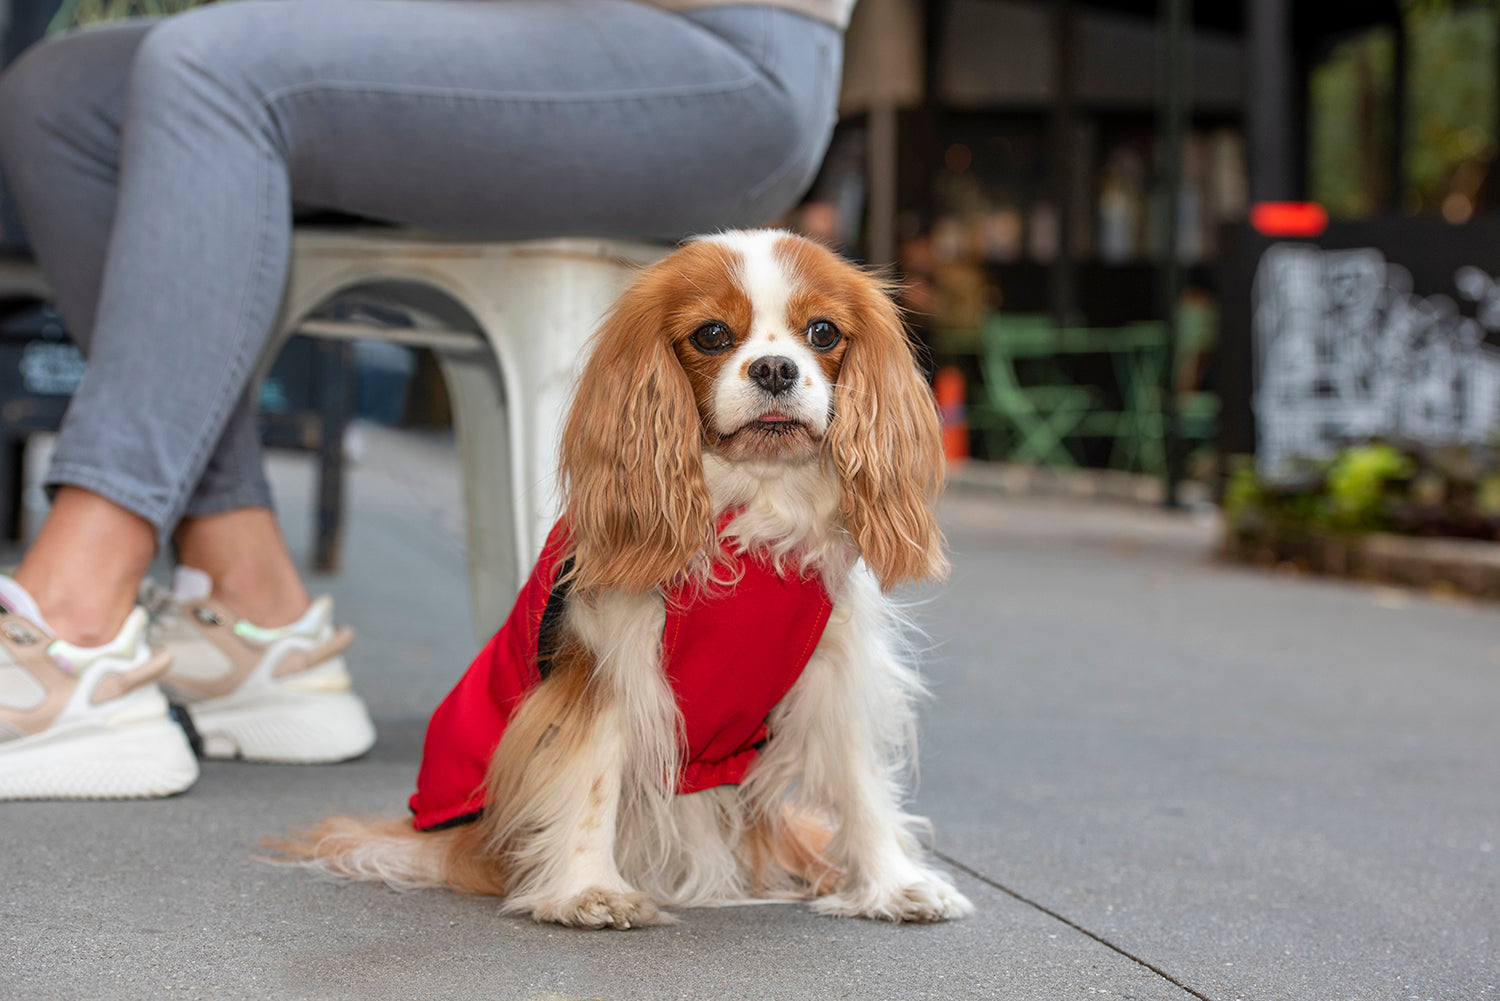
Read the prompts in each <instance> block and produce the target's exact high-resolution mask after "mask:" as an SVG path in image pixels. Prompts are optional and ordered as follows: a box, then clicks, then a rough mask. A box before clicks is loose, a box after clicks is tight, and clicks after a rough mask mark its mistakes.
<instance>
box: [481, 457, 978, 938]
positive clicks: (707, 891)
mask: <svg viewBox="0 0 1500 1001" xmlns="http://www.w3.org/2000/svg"><path fill="white" fill-rule="evenodd" d="M764 465H765V468H756V469H749V468H746V467H745V465H743V464H739V465H735V464H730V463H727V462H724V461H722V460H718V459H714V458H712V457H710V459H709V461H708V462H707V464H706V473H707V476H708V480H709V484H710V491H711V493H712V495H713V497H714V500H715V504H716V507H718V508H719V509H727V508H730V507H735V508H743V511H742V513H741V514H739V515H738V517H736V518H735V519H734V521H733V522H732V523H731V524H730V526H729V527H728V529H726V531H725V536H726V537H730V538H733V539H735V540H736V541H738V542H739V543H740V544H742V545H745V546H747V547H749V548H751V549H756V550H763V551H767V552H770V553H773V554H778V555H779V556H781V557H784V558H785V560H786V562H787V563H788V564H789V567H788V569H789V570H791V571H792V572H797V571H799V570H801V571H807V572H816V573H822V574H824V576H825V582H827V583H829V585H830V586H829V590H830V593H831V594H832V595H834V598H835V601H834V609H833V613H832V615H831V617H830V619H829V623H828V627H827V629H826V630H825V631H824V634H823V636H822V638H821V640H820V642H819V643H818V646H817V648H816V649H815V651H814V653H813V656H812V659H811V660H810V661H809V663H808V665H807V668H806V670H804V671H803V673H802V676H801V678H800V679H799V680H798V681H797V683H796V684H795V685H794V686H793V688H792V690H791V692H790V694H788V696H787V697H786V698H785V699H784V700H783V701H782V702H781V703H780V704H779V705H778V706H777V707H776V708H775V710H774V711H773V712H772V715H771V718H770V728H771V734H772V736H771V739H770V741H769V742H768V744H767V745H766V747H765V749H764V750H763V752H762V754H761V757H760V759H759V760H758V761H757V763H756V764H755V766H754V767H753V768H752V770H751V772H750V773H749V775H748V776H747V778H746V781H745V783H744V784H743V785H742V786H740V787H738V788H734V787H720V788H718V789H712V790H708V791H706V792H701V793H696V794H693V795H688V796H679V795H674V794H673V793H672V790H671V788H670V787H669V784H668V781H667V779H666V777H667V776H675V774H676V764H677V757H676V755H677V751H676V748H677V746H678V745H677V743H676V741H677V737H678V733H679V732H680V731H679V729H678V728H679V727H680V720H679V718H678V714H677V712H676V706H675V702H674V701H673V699H672V694H671V689H670V687H669V686H668V685H667V683H666V680H665V678H664V677H663V675H662V671H661V667H660V655H661V643H660V640H661V634H662V624H663V616H664V605H663V602H662V598H661V596H660V594H659V593H655V594H652V595H650V596H647V597H643V598H629V599H627V598H624V597H622V596H617V595H616V596H610V597H609V598H607V599H604V600H601V601H600V602H599V603H598V605H597V606H583V607H582V610H578V611H574V612H573V613H572V615H571V623H572V625H573V627H574V628H575V629H576V630H577V632H578V635H579V637H580V638H581V639H582V640H583V642H584V643H585V644H586V645H587V646H588V647H589V648H590V649H591V650H592V651H593V653H594V654H595V656H596V657H597V658H598V662H599V668H598V669H599V670H600V671H601V673H602V674H603V675H604V676H605V677H607V678H608V679H609V680H610V682H611V691H612V692H613V694H614V697H615V699H616V702H615V708H616V711H617V712H618V717H615V716H611V723H612V724H613V723H614V721H615V720H616V718H617V719H618V728H617V729H616V728H614V727H613V726H611V727H607V728H603V730H602V731H601V733H600V734H599V735H598V739H597V741H596V742H595V745H594V749H593V750H591V752H590V753H589V754H588V756H587V758H588V765H587V767H586V768H585V771H586V772H587V773H588V774H586V775H580V776H579V777H578V779H577V781H576V782H575V781H572V780H570V781H568V782H567V783H566V786H567V788H559V789H558V790H557V798H558V799H559V801H562V800H565V799H568V798H571V797H574V796H580V795H582V793H583V792H585V791H587V790H588V789H589V788H590V787H591V786H592V785H593V784H594V783H595V782H596V781H597V780H598V778H599V777H600V775H602V774H606V773H607V776H608V777H607V781H608V782H609V783H610V788H619V789H622V790H623V792H622V799H621V808H620V811H619V829H618V836H617V838H616V840H615V842H614V847H613V851H614V860H615V862H617V863H618V868H617V869H616V868H615V867H614V866H613V865H605V864H604V862H603V859H602V855H601V853H602V852H603V851H604V847H603V838H602V828H592V827H591V828H590V830H591V831H595V832H599V833H600V834H601V836H600V837H599V838H595V839H592V840H589V839H587V838H583V837H582V836H580V835H578V834H577V833H576V832H574V831H572V830H570V829H565V830H560V831H559V832H558V833H557V836H556V838H555V839H549V841H551V842H554V843H549V844H548V845H547V846H546V848H545V849H542V850H544V851H546V852H547V853H550V854H552V855H553V858H554V859H557V860H559V862H562V861H564V860H567V859H569V858H571V857H573V856H572V855H570V854H569V853H570V852H576V851H578V848H577V846H578V845H581V844H587V845H588V846H589V850H588V851H587V852H586V853H585V854H584V856H583V858H584V861H582V862H580V864H579V866H578V869H577V870H576V871H573V872H569V873H566V875H564V874H563V873H562V872H561V871H559V872H558V873H557V875H556V878H549V880H548V881H547V882H546V883H545V884H538V885H535V886H534V887H533V886H531V885H528V888H527V889H526V890H525V891H524V892H523V893H522V894H520V895H519V896H513V897H512V898H511V899H510V900H508V902H507V909H515V910H527V911H530V912H531V913H533V914H535V915H536V916H537V917H540V918H544V919H546V918H550V917H552V908H553V907H554V906H555V903H554V902H557V901H561V900H569V899H573V898H575V897H576V896H577V895H578V894H579V893H581V892H583V891H584V890H585V889H599V890H604V891H610V892H615V893H628V892H631V891H633V890H635V889H636V888H640V889H644V890H646V891H648V892H649V893H650V895H651V896H652V897H653V898H654V899H655V900H657V901H660V902H661V903H665V904H674V905H678V906H701V905H705V904H712V903H717V902H723V901H726V900H733V899H738V898H743V897H744V896H745V894H746V892H747V890H748V873H747V872H746V871H745V867H744V864H743V859H742V858H741V857H740V856H739V855H738V854H737V849H738V848H739V846H740V839H741V837H742V835H743V834H744V831H745V828H746V826H747V824H748V821H749V818H750V817H752V816H763V817H764V816H776V815H778V811H779V809H780V804H782V803H783V802H786V801H789V800H791V801H795V802H797V804H798V806H799V807H800V808H801V809H803V810H806V811H809V812H812V813H814V814H815V815H823V816H828V817H832V818H836V819H837V822H838V830H837V835H836V837H835V839H834V841H833V844H832V845H831V855H832V861H833V862H834V863H835V864H836V866H838V867H839V868H840V869H842V870H843V871H844V872H845V873H846V876H845V879H844V881H843V883H842V885H840V887H839V889H838V892H837V893H836V894H834V895H832V896H828V897H824V898H821V899H819V900H817V901H815V902H814V905H813V906H814V907H815V909H817V910H819V911H820V912H823V913H828V914H847V915H858V916H863V917H874V918H883V919H886V920H893V921H932V920H940V919H943V918H951V917H958V916H960V915H963V914H967V913H969V912H970V911H971V910H972V907H971V905H970V904H969V902H968V901H967V900H966V899H965V898H964V897H963V896H962V895H961V894H960V893H958V891H957V890H955V889H954V888H953V886H952V884H951V883H950V882H949V881H948V880H947V878H946V877H945V876H943V875H942V874H941V873H939V872H937V871H936V870H934V869H933V868H931V866H930V865H928V864H927V863H926V862H925V861H924V860H923V857H922V850H921V847H920V844H919V841H918V838H917V832H918V831H920V830H921V829H922V826H923V823H924V822H923V821H922V820H920V819H919V818H916V817H913V816H911V815H909V814H907V813H905V812H904V811H903V810H902V808H901V804H902V801H903V796H904V780H905V779H906V777H907V776H908V774H909V771H910V768H911V767H912V765H913V764H914V759H915V714H914V702H915V700H916V699H917V698H918V697H919V696H920V695H921V694H922V684H921V681H920V679H919V677H918V676H917V674H916V672H915V670H914V669H913V668H912V666H911V665H910V663H909V660H908V658H907V656H906V655H905V647H904V645H903V642H902V636H901V630H902V619H901V616H900V613H899V611H898V610H897V608H896V607H895V606H894V604H893V603H892V602H891V601H890V600H889V599H888V598H886V597H885V596H884V595H882V594H881V592H880V588H879V586H878V584H877V583H876V582H875V580H874V578H873V577H872V576H871V575H870V574H869V572H868V571H867V570H865V568H864V567H863V565H862V564H856V558H857V556H856V554H855V552H854V550H853V545H852V542H851V541H850V539H849V537H848V535H847V534H846V533H845V532H844V531H843V529H842V528H841V527H840V526H839V524H838V517H837V507H838V505H837V489H836V484H834V483H833V482H831V474H829V473H828V472H827V471H826V469H825V468H824V467H823V466H822V465H821V464H819V463H818V462H817V461H816V460H813V461H809V462H806V463H801V464H787V465H777V464H771V463H767V464H764ZM622 735H623V740H624V748H623V752H622V749H621V746H620V744H619V743H618V741H619V740H620V739H621V736H622ZM627 776H628V777H627ZM560 819H561V818H560ZM583 822H584V821H583V818H582V817H581V815H580V816H577V817H570V818H569V819H568V820H567V823H568V824H579V823H583ZM589 822H590V823H591V822H592V817H590V818H589ZM620 879H623V883H622V882H620V881H619V880H620ZM590 880H593V881H595V882H593V883H590V882H589V881H590ZM585 883H588V884H589V885H588V886H587V887H585V886H583V884H585Z"/></svg>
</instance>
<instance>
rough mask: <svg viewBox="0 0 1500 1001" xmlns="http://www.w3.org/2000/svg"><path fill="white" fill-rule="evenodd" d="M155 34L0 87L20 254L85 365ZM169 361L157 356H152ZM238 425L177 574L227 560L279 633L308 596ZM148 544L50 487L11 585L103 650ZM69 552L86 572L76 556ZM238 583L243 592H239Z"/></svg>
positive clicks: (232, 596)
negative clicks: (33, 261)
mask: <svg viewBox="0 0 1500 1001" xmlns="http://www.w3.org/2000/svg"><path fill="white" fill-rule="evenodd" d="M154 25H155V22H153V21H129V22H120V23H115V24H110V25H104V26H100V27H97V28H92V29H89V30H87V31H80V32H75V33H73V34H71V35H68V36H65V37H63V38H60V39H55V40H52V41H50V42H47V43H44V44H42V45H38V46H36V47H34V48H32V49H31V50H29V51H28V52H27V53H26V55H25V56H24V57H23V58H22V60H21V61H20V62H19V63H18V64H17V66H15V67H12V68H11V70H10V71H9V72H8V73H7V75H6V76H5V78H4V85H3V87H0V160H3V162H4V165H5V169H6V175H7V177H8V178H9V179H10V181H11V184H12V186H13V187H14V188H15V189H16V192H17V196H18V200H19V202H20V204H21V208H22V212H23V216H24V218H25V221H26V224H27V228H28V233H29V236H30V240H31V245H32V250H33V253H34V254H35V255H36V257H37V259H38V261H39V263H40V264H41V266H42V268H43V270H44V271H45V272H46V273H47V275H48V276H49V280H50V282H51V284H52V287H53V292H54V296H55V299H56V302H57V305H58V309H59V310H60V311H61V312H62V314H63V317H64V319H65V321H66V322H67V324H68V328H69V330H70V332H71V333H72V335H73V338H74V340H75V341H76V342H77V343H78V345H79V347H80V348H81V349H82V350H83V351H84V353H85V354H89V347H90V339H91V334H92V332H93V327H94V315H95V309H96V306H97V303H98V293H99V285H100V281H101V278H102V274H103V271H104V259H105V251H106V247H107V245H108V240H109V232H110V225H111V223H112V221H113V218H114V211H115V200H116V197H117V184H118V172H119V153H120V134H121V130H122V127H123V119H124V114H125V93H126V85H127V81H128V79H129V75H130V70H131V65H132V63H133V61H134V59H135V55H136V50H137V49H138V48H139V46H140V43H141V41H142V40H143V39H144V38H145V36H146V33H147V32H148V31H149V30H150V29H151V28H152V27H154ZM174 353H175V351H174V350H173V349H172V348H171V347H170V346H168V347H167V351H166V352H165V354H166V355H167V356H171V355H172V354H174ZM237 418H238V419H236V420H233V421H231V426H230V428H229V429H227V430H226V433H225V436H224V440H223V441H221V442H220V444H219V447H218V448H216V449H215V451H214V455H213V458H212V459H211V460H210V463H209V465H208V467H207V469H206V470H205V472H204V475H203V476H202V477H201V479H200V483H199V486H198V490H197V493H195V496H194V501H193V502H191V503H190V504H189V513H190V515H193V516H194V517H192V518H190V519H188V520H185V521H184V523H183V525H182V526H181V527H180V529H179V531H178V533H177V543H178V546H179V550H183V549H185V553H184V555H183V558H184V560H185V561H186V562H188V563H190V564H191V565H194V566H202V567H203V568H205V569H210V568H212V569H210V572H211V573H215V572H219V571H221V570H222V569H223V568H224V564H225V560H226V557H228V556H229V554H231V553H238V554H240V555H241V556H242V557H243V558H244V565H243V566H239V567H237V568H236V570H235V572H234V573H232V574H227V575H226V579H225V580H224V581H223V583H222V585H221V589H222V590H223V591H225V592H226V594H227V596H228V597H227V598H226V600H228V601H230V603H231V604H234V605H235V606H236V607H243V608H244V609H245V614H246V615H247V616H249V617H251V618H253V619H254V620H255V621H257V622H263V623H264V624H266V625H272V626H276V625H283V624H285V623H288V622H291V621H293V620H295V619H296V618H298V617H299V616H300V615H301V614H302V613H303V612H305V611H306V609H307V596H306V592H305V591H304V590H303V588H302V584H301V581H300V578H299V577H298V575H297V573H296V569H295V566H294V564H293V562H292V559H291V557H290V554H288V553H287V551H286V548H285V546H284V545H283V544H282V542H281V537H280V533H279V531H278V530H277V529H276V525H275V521H274V519H272V518H271V517H269V510H268V509H269V506H270V493H269V488H268V487H267V485H266V483H265V479H264V475H263V473H262V470H261V466H260V462H259V442H258V440H257V438H256V435H255V425H254V399H253V396H252V394H250V393H248V392H247V393H246V394H245V397H244V398H243V399H242V400H241V403H240V406H239V408H238V410H237ZM143 529H144V531H143ZM154 536H155V530H154V529H153V528H152V527H151V525H150V523H149V522H146V521H144V520H143V519H142V518H141V517H140V516H138V515H136V514H134V513H133V512H132V511H130V510H129V509H127V508H123V507H121V506H119V505H117V504H114V503H112V502H110V501H109V500H107V499H106V498H104V497H102V496H100V495H98V494H94V493H92V492H90V491H86V490H83V489H81V488H74V487H63V488H62V489H61V490H60V491H59V494H58V496H57V498H56V501H55V503H54V512H53V514H51V515H50V516H49V518H48V521H47V522H46V523H45V524H44V526H43V529H42V531H41V534H40V535H39V537H38V538H37V540H36V542H35V543H34V544H33V546H32V547H31V548H30V550H29V551H28V553H27V555H26V560H25V562H24V563H23V564H22V566H21V568H20V569H19V570H18V572H17V574H16V578H17V580H19V581H20V582H21V583H22V584H23V585H24V586H26V587H27V588H28V589H29V590H30V591H31V592H32V593H33V595H34V596H35V597H36V599H37V601H38V604H39V605H40V606H41V608H42V610H43V611H44V613H45V614H46V616H47V619H48V623H49V625H51V626H52V627H53V628H54V629H55V630H56V632H57V634H58V635H59V636H61V637H62V638H65V639H68V640H70V641H72V642H75V643H79V644H82V645H93V644H96V643H103V642H105V641H107V640H108V639H109V638H111V637H112V636H114V635H115V632H116V631H117V629H118V627H119V625H120V623H121V622H123V621H124V619H125V616H126V614H127V613H128V612H129V611H130V607H131V605H132V603H133V602H134V598H135V592H136V586H137V585H138V584H139V582H140V579H141V575H142V574H143V573H144V569H145V567H146V566H147V565H148V564H149V562H150V559H151V553H152V551H153V549H154V544H155V539H154ZM81 542H82V543H86V548H87V550H88V551H89V553H90V558H89V559H87V560H81V559H79V558H78V556H77V548H78V544H79V543H81ZM98 543H108V544H98ZM250 580H253V581H255V582H256V585H255V586H253V587H247V586H245V582H246V581H250Z"/></svg>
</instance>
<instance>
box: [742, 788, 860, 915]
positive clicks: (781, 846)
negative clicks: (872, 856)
mask: <svg viewBox="0 0 1500 1001" xmlns="http://www.w3.org/2000/svg"><path fill="white" fill-rule="evenodd" d="M832 840H833V831H831V830H829V829H828V827H827V826H826V825H824V824H823V823H822V822H821V821H819V820H818V819H817V818H815V817H813V816H811V815H809V814H807V813H802V812H798V811H796V810H794V809H793V808H791V807H783V808H782V811H781V816H780V817H778V818H776V819H775V820H774V821H773V820H770V819H767V818H764V817H758V818H756V819H755V820H754V821H753V822H752V823H751V824H750V825H749V827H748V828H747V829H746V831H745V835H744V841H743V842H742V846H743V851H744V853H745V857H746V858H747V859H748V861H749V864H750V872H751V885H752V887H753V888H754V892H756V893H764V892H766V891H767V890H770V889H774V888H775V884H776V882H777V881H776V880H774V879H773V878H772V877H771V875H770V874H771V872H772V871H773V868H774V869H779V870H780V871H782V872H785V873H787V874H788V875H790V876H792V877H793V878H795V879H796V880H798V881H799V882H801V883H804V884H806V885H807V888H808V894H809V896H822V895H824V894H828V893H832V892H834V890H835V889H837V887H838V883H839V881H840V880H841V879H842V876H843V874H842V872H841V871H840V870H839V868H838V866H837V865H835V864H834V863H833V862H832V860H830V859H829V858H828V845H829V843H830V842H831V841H832Z"/></svg>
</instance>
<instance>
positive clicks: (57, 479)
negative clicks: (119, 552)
mask: <svg viewBox="0 0 1500 1001" xmlns="http://www.w3.org/2000/svg"><path fill="white" fill-rule="evenodd" d="M46 485H47V486H49V487H61V486H70V487H82V488H83V489H85V490H89V491H92V492H93V493H96V494H99V495H100V496H102V497H104V498H106V499H108V500H111V501H114V502H115V503H116V504H119V505H120V506H121V507H123V508H126V509H127V510H129V511H131V512H133V513H134V514H137V515H140V516H141V517H142V518H145V519H146V520H147V521H149V522H150V523H151V524H152V525H153V526H154V527H155V528H156V531H157V533H158V534H161V533H165V532H166V531H167V529H166V523H167V514H168V512H169V508H168V506H167V505H163V504H159V503H156V502H154V501H150V500H147V499H146V497H145V496H144V495H142V494H139V493H136V492H135V491H134V490H131V489H129V488H127V487H125V486H122V485H121V484H120V482H119V480H118V478H117V477H116V476H115V475H113V474H112V473H110V472H109V471H108V470H102V469H96V468H95V467H93V466H89V465H80V464H79V463H76V462H63V463H58V462H54V463H52V465H51V466H50V467H49V468H48V470H47V477H46Z"/></svg>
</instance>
